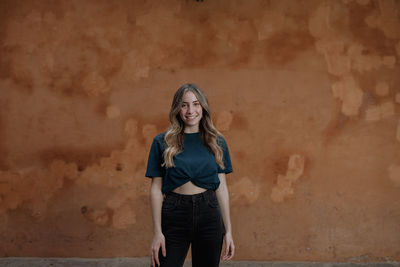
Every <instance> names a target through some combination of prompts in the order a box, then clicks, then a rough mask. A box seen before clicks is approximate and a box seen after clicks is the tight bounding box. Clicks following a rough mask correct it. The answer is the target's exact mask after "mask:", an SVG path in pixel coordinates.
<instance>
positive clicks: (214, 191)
mask: <svg viewBox="0 0 400 267" xmlns="http://www.w3.org/2000/svg"><path fill="white" fill-rule="evenodd" d="M169 120H170V126H169V128H168V130H167V131H166V132H164V133H161V134H159V135H157V136H156V137H155V138H154V140H153V144H152V146H151V149H150V154H149V160H148V163H147V171H146V177H151V178H152V183H151V188H150V200H151V209H152V216H153V227H154V237H153V242H152V245H151V260H152V266H153V267H155V266H161V267H180V266H183V263H184V261H185V258H186V255H187V252H188V249H189V246H190V245H192V250H191V252H192V266H194V267H214V266H215V267H216V266H219V261H220V256H221V249H222V243H223V239H225V246H226V251H225V253H224V256H223V257H222V259H223V260H230V259H231V258H232V257H233V255H234V251H235V246H234V243H233V238H232V227H231V221H230V214H229V194H228V188H227V184H226V179H225V174H227V173H230V172H232V166H231V161H230V156H229V150H228V147H227V144H226V142H225V140H224V138H223V137H222V135H221V133H219V132H218V130H217V129H216V128H215V127H214V125H213V123H212V120H211V114H210V109H209V106H208V100H207V97H206V96H205V94H204V92H203V91H202V90H201V89H200V88H199V87H197V86H196V85H194V84H185V85H183V86H182V87H180V88H179V89H178V91H177V92H176V93H175V95H174V99H173V101H172V106H171V110H170V113H169ZM163 195H164V196H165V198H164V196H163Z"/></svg>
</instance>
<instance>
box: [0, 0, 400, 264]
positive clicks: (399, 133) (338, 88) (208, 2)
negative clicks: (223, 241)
mask: <svg viewBox="0 0 400 267" xmlns="http://www.w3.org/2000/svg"><path fill="white" fill-rule="evenodd" d="M399 12H400V1H396V0H331V1H322V0H309V1H291V0H270V1H263V0H258V1H256V0H251V1H247V0H246V1H245V0H243V1H242V0H235V1H233V0H205V1H203V2H196V1H193V0H168V1H156V0H154V1H151V0H141V1H139V0H138V1H123V0H120V1H106V0H102V1H100V0H85V1H80V0H79V1H78V0H73V1H54V0H40V1H29V0H26V1H23V0H20V1H14V0H2V1H1V2H0V41H1V46H0V170H1V171H0V229H1V231H0V256H62V257H114V256H125V257H134V256H145V255H147V254H148V251H149V247H150V242H151V238H152V226H151V215H150V207H149V192H148V189H149V185H150V183H149V182H150V181H149V179H147V178H145V177H144V172H145V164H146V159H147V153H148V150H149V147H150V144H151V141H152V138H153V137H154V135H155V134H156V133H159V132H161V131H163V130H165V128H166V127H167V126H168V111H169V106H170V102H171V98H172V95H173V93H174V92H175V90H176V89H177V88H178V87H179V86H180V85H182V84H183V83H186V82H194V83H196V84H198V85H199V86H200V87H201V88H203V89H204V90H205V92H206V93H207V95H208V97H209V99H210V104H211V107H212V110H213V116H214V121H215V124H216V125H217V127H218V128H219V129H220V130H221V131H222V132H223V134H224V135H225V137H226V139H227V141H228V144H229V147H230V150H231V156H232V161H233V165H234V169H235V172H234V173H233V174H230V175H229V176H228V183H229V188H230V195H231V206H232V207H231V213H232V223H233V227H234V238H235V242H236V247H237V253H236V259H252V260H288V261H303V260H304V261H353V260H355V261H360V260H362V261H385V260H395V261H399V260H400V197H399V196H400V121H399V119H400V118H399V117H400V107H399V104H400V75H399V73H400V72H399V71H400V64H399V59H400V16H399Z"/></svg>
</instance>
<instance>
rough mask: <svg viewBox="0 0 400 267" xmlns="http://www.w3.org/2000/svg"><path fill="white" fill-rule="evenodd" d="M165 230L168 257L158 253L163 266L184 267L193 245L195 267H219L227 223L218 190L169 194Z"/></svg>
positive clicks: (164, 221) (166, 205)
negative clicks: (222, 212)
mask: <svg viewBox="0 0 400 267" xmlns="http://www.w3.org/2000/svg"><path fill="white" fill-rule="evenodd" d="M161 226H162V231H163V234H164V236H165V244H166V251H167V256H166V257H163V256H162V254H161V249H160V253H159V258H160V264H161V267H181V266H183V263H184V261H185V258H186V255H187V252H188V250H189V246H190V244H192V266H193V267H218V266H219V261H220V255H221V249H222V243H223V237H224V232H225V228H224V224H223V220H222V217H221V211H220V208H219V205H218V200H217V197H216V195H215V191H213V190H208V191H205V192H204V193H200V194H195V195H181V194H177V193H174V192H170V193H167V194H166V197H165V199H164V202H163V205H162V219H161Z"/></svg>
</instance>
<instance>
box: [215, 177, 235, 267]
mask: <svg viewBox="0 0 400 267" xmlns="http://www.w3.org/2000/svg"><path fill="white" fill-rule="evenodd" d="M218 177H219V180H220V185H219V187H218V189H217V190H216V191H215V192H216V194H217V198H218V203H219V206H220V207H221V214H222V219H223V220H224V225H225V255H224V256H223V257H222V259H223V260H230V259H232V257H233V255H234V254H235V245H234V243H233V238H232V226H231V216H230V211H229V192H228V186H227V184H226V176H225V173H218Z"/></svg>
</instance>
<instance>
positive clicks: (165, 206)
mask: <svg viewBox="0 0 400 267" xmlns="http://www.w3.org/2000/svg"><path fill="white" fill-rule="evenodd" d="M176 205H177V199H176V198H169V197H167V198H165V199H164V201H163V203H162V210H163V211H172V210H174V209H175V208H176Z"/></svg>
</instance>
